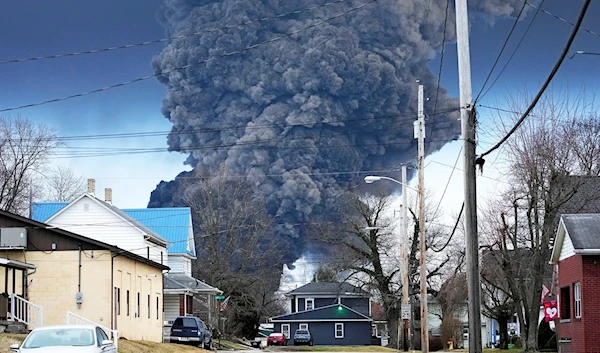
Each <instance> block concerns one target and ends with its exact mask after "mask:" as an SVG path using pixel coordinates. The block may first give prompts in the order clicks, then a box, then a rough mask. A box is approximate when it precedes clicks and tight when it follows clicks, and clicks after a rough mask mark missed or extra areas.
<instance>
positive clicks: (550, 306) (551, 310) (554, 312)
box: [544, 300, 558, 322]
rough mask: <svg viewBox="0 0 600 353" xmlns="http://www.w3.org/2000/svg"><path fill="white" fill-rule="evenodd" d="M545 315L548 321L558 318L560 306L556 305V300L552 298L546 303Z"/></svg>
mask: <svg viewBox="0 0 600 353" xmlns="http://www.w3.org/2000/svg"><path fill="white" fill-rule="evenodd" d="M544 317H545V319H546V322H549V321H552V320H554V319H557V318H558V308H557V307H556V300H550V301H547V302H545V303H544Z"/></svg>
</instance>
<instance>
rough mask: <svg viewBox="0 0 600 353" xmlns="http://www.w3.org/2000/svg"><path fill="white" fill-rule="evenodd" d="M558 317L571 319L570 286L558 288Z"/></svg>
mask: <svg viewBox="0 0 600 353" xmlns="http://www.w3.org/2000/svg"><path fill="white" fill-rule="evenodd" d="M560 319H561V320H569V319H571V288H569V287H562V288H561V289H560Z"/></svg>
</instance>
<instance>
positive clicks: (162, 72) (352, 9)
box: [0, 0, 377, 113]
mask: <svg viewBox="0 0 600 353" xmlns="http://www.w3.org/2000/svg"><path fill="white" fill-rule="evenodd" d="M376 1H377V0H369V1H367V2H365V3H363V4H362V5H359V6H356V7H352V8H350V9H348V10H346V11H345V12H342V13H339V14H337V15H334V16H332V17H329V18H327V19H325V20H321V21H318V22H315V23H313V24H311V25H309V26H306V27H303V28H300V29H297V30H295V31H292V32H289V33H286V34H283V35H280V36H276V37H274V38H271V39H268V40H265V41H262V42H258V43H256V44H253V45H250V46H247V47H245V48H242V49H240V50H234V51H231V52H228V53H225V54H222V55H217V56H213V57H211V58H208V59H205V60H202V61H199V62H197V63H194V64H187V65H184V66H181V67H176V68H173V69H167V70H163V71H161V72H158V73H155V74H151V75H147V76H143V77H138V78H135V79H133V80H129V81H125V82H121V83H117V84H114V85H110V86H106V87H102V88H98V89H94V90H91V91H87V92H83V93H77V94H73V95H70V96H65V97H61V98H54V99H49V100H46V101H42V102H37V103H30V104H25V105H21V106H16V107H11V108H4V109H0V113H1V112H7V111H13V110H19V109H23V108H30V107H36V106H40V105H45V104H49V103H55V102H60V101H64V100H68V99H72V98H78V97H84V96H88V95H91V94H95V93H100V92H104V91H108V90H111V89H114V88H118V87H123V86H128V85H130V84H133V83H137V82H141V81H145V80H148V79H151V78H155V77H158V76H161V75H164V74H169V73H172V72H176V71H181V70H185V69H188V68H190V67H194V66H199V65H203V64H206V63H209V62H212V61H215V60H217V59H222V58H226V57H228V56H232V55H235V54H240V53H243V52H246V51H249V50H252V49H256V48H258V47H260V46H263V45H266V44H270V43H274V42H277V41H279V40H282V39H285V38H288V37H291V36H293V35H294V34H298V33H300V32H303V31H306V30H308V29H311V28H315V27H318V26H322V25H324V24H327V23H328V22H329V21H332V20H335V19H337V18H340V17H343V16H345V15H347V14H349V13H351V12H354V11H357V10H360V9H362V8H363V7H365V6H367V5H369V4H371V3H374V2H376Z"/></svg>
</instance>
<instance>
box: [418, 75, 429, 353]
mask: <svg viewBox="0 0 600 353" xmlns="http://www.w3.org/2000/svg"><path fill="white" fill-rule="evenodd" d="M417 111H418V120H417V121H416V124H415V128H416V129H415V130H418V131H415V132H417V138H418V140H419V142H418V146H419V156H418V163H419V167H418V169H419V254H420V256H419V259H420V260H419V267H420V268H419V275H420V282H421V291H420V296H421V352H423V353H429V331H428V330H427V265H426V261H425V255H426V252H427V247H426V244H425V197H424V196H425V192H424V189H425V186H424V180H425V173H424V172H425V170H424V160H425V115H424V114H423V85H421V84H419V107H418V109H417Z"/></svg>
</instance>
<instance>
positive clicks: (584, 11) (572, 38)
mask: <svg viewBox="0 0 600 353" xmlns="http://www.w3.org/2000/svg"><path fill="white" fill-rule="evenodd" d="M590 2H591V0H585V3H584V4H583V7H582V9H581V13H580V14H579V18H578V19H577V23H575V28H573V32H572V33H571V36H570V37H569V40H568V41H567V44H566V45H565V48H564V49H563V52H562V54H561V55H560V58H559V59H558V61H557V62H556V64H555V65H554V68H553V69H552V71H551V72H550V75H548V78H547V79H546V82H544V85H543V86H542V88H540V91H539V92H538V94H537V95H536V97H535V98H534V100H533V102H531V104H530V105H529V107H528V108H527V110H526V111H525V113H523V116H521V118H519V120H518V121H517V123H516V124H515V125H514V126H513V127H512V129H510V131H509V132H508V133H507V134H506V135H505V136H504V137H503V138H502V139H501V140H500V141H498V143H497V144H495V145H494V146H493V147H492V148H490V149H489V150H487V151H486V152H485V153H483V154H481V156H480V157H479V158H483V157H485V156H487V155H488V154H490V153H492V152H493V151H494V150H496V149H497V148H498V147H500V146H501V145H502V144H503V143H504V142H506V140H508V138H509V137H510V136H511V135H512V134H513V133H514V132H515V131H516V130H517V129H518V128H519V126H521V124H522V123H523V121H525V119H526V118H527V116H528V115H529V113H530V112H531V111H532V110H533V108H535V106H536V104H537V102H538V101H539V100H540V98H542V95H543V94H544V91H545V90H546V88H548V86H549V85H550V82H551V81H552V79H553V78H554V76H555V75H556V73H557V72H558V69H559V68H560V66H561V65H562V63H563V61H564V60H565V57H566V56H567V54H568V53H569V49H570V48H571V44H573V41H574V40H575V37H576V36H577V32H578V31H579V27H581V23H582V22H583V18H584V17H585V14H586V12H587V9H588V7H589V6H590Z"/></svg>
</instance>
